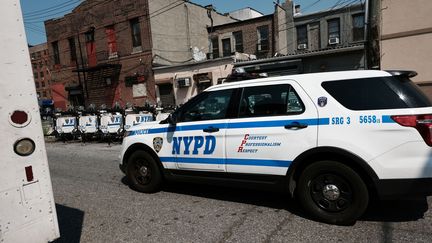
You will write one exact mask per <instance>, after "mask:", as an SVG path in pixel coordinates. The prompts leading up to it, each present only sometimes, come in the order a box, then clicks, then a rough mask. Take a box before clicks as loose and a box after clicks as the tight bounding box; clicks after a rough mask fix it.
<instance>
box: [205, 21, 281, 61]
mask: <svg viewBox="0 0 432 243" xmlns="http://www.w3.org/2000/svg"><path fill="white" fill-rule="evenodd" d="M273 17H274V15H273V14H270V15H265V16H260V17H254V18H250V19H246V20H243V21H239V22H233V23H227V24H222V25H216V26H213V27H208V28H207V29H208V31H209V39H210V48H211V50H210V53H209V57H210V58H212V59H215V58H219V57H227V56H231V55H233V54H234V53H235V52H240V53H246V54H252V55H255V56H256V57H257V58H266V57H270V56H272V54H273V53H274V38H273V37H274V34H273V32H274V31H273V30H274V21H273Z"/></svg>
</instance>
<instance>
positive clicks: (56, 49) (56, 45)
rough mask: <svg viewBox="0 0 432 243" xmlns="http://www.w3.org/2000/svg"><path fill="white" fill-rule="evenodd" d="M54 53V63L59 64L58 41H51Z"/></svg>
mask: <svg viewBox="0 0 432 243" xmlns="http://www.w3.org/2000/svg"><path fill="white" fill-rule="evenodd" d="M51 45H52V48H53V53H54V64H60V53H59V48H58V41H54V42H53V43H51Z"/></svg>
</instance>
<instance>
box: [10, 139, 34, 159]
mask: <svg viewBox="0 0 432 243" xmlns="http://www.w3.org/2000/svg"><path fill="white" fill-rule="evenodd" d="M14 151H15V153H16V154H18V155H21V156H29V155H30V154H32V153H33V152H34V151H35V143H34V142H33V140H31V139H30V138H23V139H21V140H18V141H16V142H15V145H14Z"/></svg>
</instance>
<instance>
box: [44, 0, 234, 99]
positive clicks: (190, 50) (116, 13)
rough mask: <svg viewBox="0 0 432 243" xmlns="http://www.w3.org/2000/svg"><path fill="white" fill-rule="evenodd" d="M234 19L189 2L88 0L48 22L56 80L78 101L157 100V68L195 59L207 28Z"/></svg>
mask: <svg viewBox="0 0 432 243" xmlns="http://www.w3.org/2000/svg"><path fill="white" fill-rule="evenodd" d="M232 21H235V20H234V19H232V18H231V17H228V16H223V15H222V14H219V13H217V12H216V11H214V10H212V9H208V8H205V7H202V6H200V5H196V4H193V3H190V2H188V1H176V0H160V1H148V0H136V1H134V0H122V1H121V0H106V1H96V0H86V1H83V2H82V3H81V4H80V5H79V6H77V7H76V8H75V9H74V10H73V11H72V13H70V14H67V15H65V16H64V17H62V18H58V19H52V20H48V21H46V22H45V28H46V33H47V40H48V48H49V52H50V62H51V64H52V79H53V82H54V83H55V84H56V85H57V86H58V87H60V88H61V87H64V90H66V91H67V97H68V101H69V102H70V103H71V104H73V105H83V104H85V105H89V104H91V103H94V104H96V105H101V104H106V105H108V106H112V105H113V104H114V103H115V102H120V104H121V105H124V104H125V103H126V102H130V103H135V104H137V105H142V104H143V103H144V102H149V103H156V91H155V88H156V87H155V81H154V75H153V71H152V67H153V66H161V65H173V64H179V63H187V62H192V61H194V60H195V59H196V58H197V57H196V56H199V55H200V54H201V53H207V52H208V39H207V29H206V27H207V26H211V25H212V24H222V23H226V22H232ZM203 33H204V35H202V34H203Z"/></svg>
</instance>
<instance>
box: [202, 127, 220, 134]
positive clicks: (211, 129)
mask: <svg viewBox="0 0 432 243" xmlns="http://www.w3.org/2000/svg"><path fill="white" fill-rule="evenodd" d="M203 131H204V132H208V133H213V132H219V128H217V127H207V128H204V129H203Z"/></svg>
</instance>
